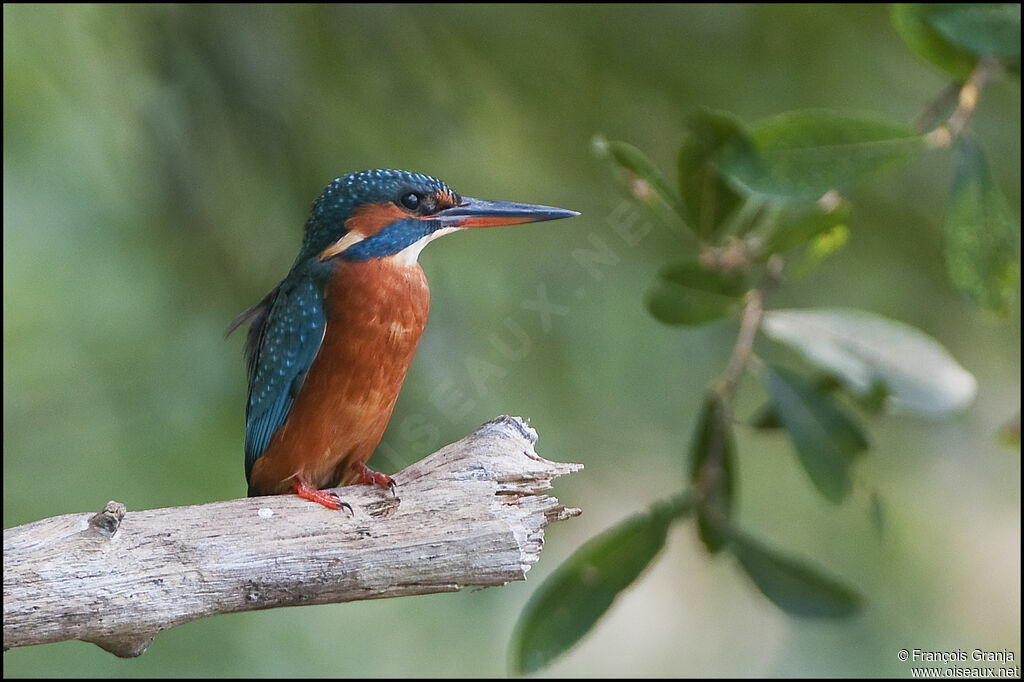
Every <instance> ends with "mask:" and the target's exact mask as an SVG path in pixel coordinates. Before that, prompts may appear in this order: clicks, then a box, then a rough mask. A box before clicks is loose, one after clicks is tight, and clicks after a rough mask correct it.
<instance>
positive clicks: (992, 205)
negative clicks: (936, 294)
mask: <svg viewBox="0 0 1024 682" xmlns="http://www.w3.org/2000/svg"><path fill="white" fill-rule="evenodd" d="M956 149H957V155H956V158H957V170H956V177H955V179H954V181H953V192H952V196H951V197H950V202H949V211H948V214H947V216H946V270H947V271H948V272H949V278H950V280H951V281H952V282H953V285H954V286H955V287H956V288H957V289H958V290H959V291H960V292H962V293H963V294H965V295H966V296H967V297H968V298H970V299H971V300H972V301H973V302H974V303H975V304H976V305H978V306H980V307H981V308H984V309H985V310H988V311H991V312H994V313H996V314H1000V315H1006V314H1008V313H1009V311H1010V306H1011V304H1012V303H1013V300H1014V298H1015V296H1016V294H1017V291H1018V289H1019V286H1020V285H1019V282H1020V262H1019V261H1018V259H1017V255H1016V253H1017V250H1016V235H1017V233H1018V232H1019V231H1020V220H1019V219H1014V217H1013V216H1012V214H1011V212H1010V207H1009V205H1008V203H1007V201H1006V197H1004V196H1003V193H1002V192H1000V191H999V188H998V187H997V186H996V184H995V183H994V182H993V181H992V174H991V173H990V172H989V169H988V164H987V163H986V161H985V156H984V154H982V151H981V149H980V148H979V147H978V145H977V143H975V142H974V140H971V139H970V138H967V137H962V138H960V140H959V141H958V142H957V148H956Z"/></svg>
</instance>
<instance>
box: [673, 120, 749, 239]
mask: <svg viewBox="0 0 1024 682" xmlns="http://www.w3.org/2000/svg"><path fill="white" fill-rule="evenodd" d="M737 140H738V141H739V142H737ZM727 142H730V143H732V144H737V143H740V144H744V143H745V144H749V142H747V141H746V132H745V131H744V130H743V126H742V125H741V124H740V123H739V122H738V121H737V120H736V119H735V118H733V117H732V116H730V115H729V114H725V113H722V112H718V111H713V110H711V109H705V108H700V109H698V110H697V111H695V112H693V113H692V114H690V116H688V117H687V119H686V123H685V129H684V137H683V143H682V145H681V146H680V148H679V160H678V170H679V189H680V192H681V193H682V196H683V200H684V202H685V205H686V209H687V217H688V218H689V220H690V224H691V225H693V228H694V230H695V231H696V232H697V234H698V235H699V236H701V237H703V238H705V239H711V238H713V237H715V236H716V235H718V234H719V233H720V228H721V227H722V223H723V220H724V219H725V218H726V217H727V216H729V215H730V214H732V213H733V212H734V211H736V210H737V209H738V208H739V206H740V205H741V204H742V203H743V197H742V196H740V195H739V194H738V193H737V192H736V190H734V189H733V188H732V186H731V185H730V184H729V183H728V182H727V181H726V179H725V178H724V177H722V175H721V173H719V171H718V167H717V166H716V165H715V160H716V157H717V154H718V151H719V149H721V147H722V146H723V145H724V144H726V143H727Z"/></svg>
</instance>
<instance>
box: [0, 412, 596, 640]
mask: <svg viewBox="0 0 1024 682" xmlns="http://www.w3.org/2000/svg"><path fill="white" fill-rule="evenodd" d="M536 439H537V435H536V433H535V432H534V431H533V429H531V428H530V427H528V426H526V425H525V424H523V422H522V421H520V420H519V419H518V418H515V417H508V416H502V417H498V418H497V419H495V420H493V421H490V422H488V423H486V424H484V425H483V426H482V427H480V428H479V429H478V430H477V431H476V432H475V433H473V434H471V435H469V436H466V437H465V438H463V439H462V440H460V441H458V442H457V443H453V444H451V445H448V446H447V447H444V448H442V449H441V450H439V451H437V452H435V453H434V454H433V455H430V456H429V457H426V458H425V459H423V460H421V461H420V462H417V463H416V464H413V465H412V466H410V467H408V468H407V469H405V470H403V471H401V472H399V473H398V474H395V476H394V478H395V481H396V482H397V484H398V498H394V497H392V495H391V493H390V492H388V491H384V490H381V489H379V488H373V489H371V488H370V487H369V486H353V487H347V488H342V489H338V490H337V492H338V493H339V494H340V496H341V498H342V499H343V500H344V501H346V502H348V503H349V504H351V505H352V509H353V513H352V514H349V513H348V511H347V510H344V509H343V510H340V511H331V510H328V509H326V508H325V507H322V506H320V505H317V504H314V503H311V502H307V501H306V500H302V499H300V498H299V497H297V496H294V495H281V496H275V497H255V498H248V499H239V500H230V501H227V502H215V503H211V504H204V505H198V506H191V507H171V508H166V509H151V510H146V511H137V512H127V513H126V512H125V510H124V505H121V504H119V503H116V502H111V503H109V504H108V505H107V507H106V509H104V510H103V511H102V512H100V513H99V514H95V515H93V514H88V513H83V514H66V515H64V516H57V517H53V518H49V519H43V520H41V521H36V522H35V523H29V524H26V525H24V526H18V527H17V528H11V529H7V530H5V531H4V650H7V649H9V648H11V647H17V646H28V645H32V644H44V643H47V642H59V641H63V640H67V639H81V640H85V641H88V642H93V643H95V644H97V645H99V646H101V647H103V648H104V649H106V650H107V651H110V652H112V653H114V654H117V655H118V656H138V655H140V654H142V653H143V652H144V651H145V650H146V647H148V646H149V643H150V642H151V641H152V639H153V636H154V635H155V634H156V633H158V632H160V631H161V630H166V629H167V628H170V627H174V626H175V625H179V624H181V623H186V622H188V621H192V620H195V619H197V618H202V617H205V616H211V615H215V614H219V613H231V612H235V611H251V610H255V609H268V608H274V607H277V606H294V605H298V604H327V603H337V602H346V601H354V600H358V599H378V598H381V597H401V596H406V595H414V594H429V593H434V592H454V591H456V590H459V589H462V588H463V587H467V586H485V587H486V586H492V585H504V584H506V583H508V582H509V581H512V580H524V579H525V577H526V572H527V571H528V570H529V569H530V566H531V565H532V564H533V563H534V562H535V561H537V559H538V558H539V557H540V550H541V546H542V545H543V541H544V531H543V528H544V526H546V525H547V524H548V523H550V522H552V521H559V520H561V519H565V518H569V517H572V516H576V515H577V514H579V513H580V512H579V510H578V509H572V508H567V507H565V506H563V505H562V504H560V503H559V502H558V500H556V499H555V498H553V497H550V496H547V495H541V494H539V493H540V492H542V491H544V490H548V489H550V488H551V480H552V479H553V478H555V477H556V476H560V475H562V474H567V473H571V472H573V471H577V470H579V469H581V468H582V465H579V464H559V463H555V462H549V461H547V460H545V459H543V458H541V457H539V456H537V454H536V453H535V452H534V449H533V445H534V443H535V442H536Z"/></svg>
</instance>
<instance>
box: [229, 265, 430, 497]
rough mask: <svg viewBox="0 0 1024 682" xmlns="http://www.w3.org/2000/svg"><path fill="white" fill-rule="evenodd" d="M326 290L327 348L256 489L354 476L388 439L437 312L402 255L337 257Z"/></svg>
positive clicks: (265, 460)
mask: <svg viewBox="0 0 1024 682" xmlns="http://www.w3.org/2000/svg"><path fill="white" fill-rule="evenodd" d="M325 295H326V301H327V305H326V314H327V330H326V332H325V334H324V340H323V344H322V345H321V346H320V351H319V353H317V356H316V359H315V360H314V361H313V364H312V366H311V367H310V368H309V373H308V374H307V375H306V380H305V381H304V382H303V385H302V388H301V390H300V391H299V394H298V396H296V398H295V402H294V404H293V405H292V409H291V412H290V413H289V415H288V419H287V420H286V421H285V423H284V424H283V425H282V426H281V428H279V429H278V430H277V432H276V433H275V434H274V436H273V438H272V439H271V441H270V444H269V445H268V446H267V450H266V452H264V454H263V456H262V457H260V458H259V459H258V460H256V462H255V464H254V465H253V468H252V473H251V475H250V478H249V486H250V489H251V490H252V492H253V493H254V494H266V495H269V494H276V493H284V492H288V491H289V490H290V489H291V487H292V482H291V481H289V480H288V479H289V478H291V477H292V476H294V475H295V474H299V475H301V476H302V477H303V478H304V479H305V480H306V481H307V482H308V483H309V484H311V485H313V486H316V487H317V488H325V487H328V486H335V485H339V484H347V483H350V482H351V481H352V480H353V479H354V474H353V472H351V467H353V466H356V465H359V464H362V463H365V462H366V460H368V459H369V458H370V455H372V454H373V451H374V449H375V448H376V447H377V444H378V443H380V439H381V437H382V436H383V435H384V429H385V428H386V427H387V425H388V420H389V419H390V418H391V412H392V411H393V410H394V407H395V401H396V400H397V399H398V392H399V391H400V390H401V388H402V382H403V381H404V380H405V373H406V370H407V369H408V368H409V364H410V363H411V362H412V358H413V355H414V354H415V352H416V344H417V343H418V342H419V339H420V335H421V334H422V333H423V328H424V326H426V323H427V313H428V311H429V309H430V292H429V290H428V288H427V280H426V277H425V276H424V275H423V270H422V268H420V266H419V265H418V264H416V263H412V264H411V265H403V264H401V263H399V262H398V260H397V259H395V258H382V259H375V260H371V261H364V262H359V263H349V262H345V261H338V262H337V264H336V265H335V270H334V274H333V276H332V278H331V281H330V283H329V284H328V286H327V290H326V292H325Z"/></svg>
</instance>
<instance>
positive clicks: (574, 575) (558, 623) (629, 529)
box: [512, 502, 690, 673]
mask: <svg viewBox="0 0 1024 682" xmlns="http://www.w3.org/2000/svg"><path fill="white" fill-rule="evenodd" d="M689 510H690V508H689V505H688V504H686V503H682V504H681V503H679V502H676V503H675V504H666V503H661V504H658V505H655V506H654V507H652V508H651V510H650V511H649V512H648V513H642V514H636V515H634V516H631V517H630V518H628V519H626V520H625V521H623V522H621V523H619V524H618V525H616V526H614V527H612V528H610V529H608V530H606V531H605V532H603V533H601V534H600V535H597V536H595V537H594V538H591V539H590V540H589V541H588V542H587V543H586V544H584V545H583V546H582V547H580V548H579V549H578V550H576V552H574V553H573V555H572V556H571V557H569V558H568V559H567V560H566V561H565V562H564V563H562V565H561V566H559V567H558V568H557V569H555V571H554V572H553V573H552V574H551V575H550V576H548V578H547V580H545V581H544V583H543V584H542V585H541V586H540V587H539V588H537V591H536V592H534V593H533V596H531V597H530V600H529V602H527V604H526V607H525V608H524V609H523V612H522V614H520V616H519V622H518V623H517V624H516V634H515V637H514V639H513V650H512V659H513V665H514V666H515V668H516V670H517V671H519V672H523V673H529V672H534V671H536V670H540V669H541V668H543V667H545V666H546V665H548V664H549V663H551V661H553V660H554V659H555V658H557V657H558V656H560V655H561V654H562V653H564V652H565V651H566V650H568V649H569V648H570V647H571V646H573V645H574V644H575V643H576V642H578V641H579V640H580V639H581V638H582V637H583V636H584V635H585V634H586V633H587V632H588V631H589V630H590V629H591V628H592V627H593V626H594V624H595V623H596V622H597V620H598V619H599V618H600V617H601V615H602V614H603V613H604V612H605V611H607V610H608V607H609V606H611V605H612V602H613V601H614V600H615V598H616V597H617V596H618V595H619V593H620V592H622V591H623V590H624V589H626V588H627V587H629V585H630V584H632V583H633V581H634V580H636V579H637V577H638V576H639V575H640V574H641V573H642V572H643V570H644V569H645V568H647V565H648V564H650V563H651V561H652V560H653V559H654V557H655V556H657V554H658V552H659V551H661V548H662V547H663V546H664V544H665V537H666V535H667V533H668V528H669V525H670V524H671V522H672V521H673V520H674V519H676V518H679V517H680V516H684V515H686V514H687V513H689Z"/></svg>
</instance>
